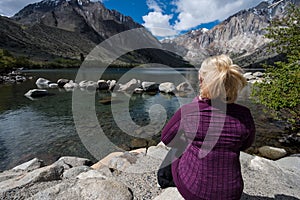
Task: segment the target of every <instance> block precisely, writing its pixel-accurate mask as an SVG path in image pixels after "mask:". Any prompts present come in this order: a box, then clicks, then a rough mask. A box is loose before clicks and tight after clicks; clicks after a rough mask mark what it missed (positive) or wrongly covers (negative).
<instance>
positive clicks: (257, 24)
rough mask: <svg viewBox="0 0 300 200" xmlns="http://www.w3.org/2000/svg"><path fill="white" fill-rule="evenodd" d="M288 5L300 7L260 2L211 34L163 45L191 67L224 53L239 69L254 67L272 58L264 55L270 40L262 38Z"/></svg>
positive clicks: (202, 32)
mask: <svg viewBox="0 0 300 200" xmlns="http://www.w3.org/2000/svg"><path fill="white" fill-rule="evenodd" d="M291 2H292V3H294V4H296V5H300V1H299V0H274V1H273V2H272V1H268V2H262V3H260V4H259V5H257V6H256V7H254V8H251V9H248V10H242V11H240V12H238V13H236V14H235V15H233V16H231V17H229V18H228V19H226V20H224V21H223V22H222V23H220V24H219V25H217V26H215V27H214V28H213V29H211V30H206V29H200V30H195V31H190V32H189V33H187V34H184V35H181V36H179V37H177V38H175V39H168V40H164V41H163V43H164V45H165V46H167V47H168V48H170V49H174V50H175V51H177V52H180V53H181V54H183V55H184V58H185V59H187V60H189V61H191V62H192V63H194V64H200V63H201V62H202V61H203V59H204V58H206V57H207V56H210V55H216V54H222V53H224V54H229V55H231V57H233V58H234V59H235V61H237V62H238V63H239V64H240V65H241V66H245V67H246V66H247V67H253V66H255V63H258V62H260V61H263V60H265V59H267V58H269V57H274V55H269V54H268V53H267V52H266V51H265V46H266V44H267V43H268V42H269V41H270V40H269V39H267V38H265V37H264V34H265V33H266V31H265V30H264V29H265V28H266V27H267V26H269V24H270V20H272V19H273V18H276V17H281V16H283V15H284V13H285V10H286V9H285V8H286V7H287V5H288V4H289V3H291Z"/></svg>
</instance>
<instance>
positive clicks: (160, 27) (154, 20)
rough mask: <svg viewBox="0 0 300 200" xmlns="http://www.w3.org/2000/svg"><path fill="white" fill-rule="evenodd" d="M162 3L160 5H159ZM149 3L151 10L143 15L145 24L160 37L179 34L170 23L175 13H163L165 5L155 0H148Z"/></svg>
mask: <svg viewBox="0 0 300 200" xmlns="http://www.w3.org/2000/svg"><path fill="white" fill-rule="evenodd" d="M159 4H160V5H159ZM147 5H148V8H149V10H153V11H152V12H149V13H148V14H147V15H145V16H143V20H144V22H145V23H144V24H143V26H145V27H146V28H147V29H149V30H150V31H151V33H152V34H153V35H155V36H158V37H166V36H173V35H176V34H177V31H176V30H174V28H173V27H172V26H171V24H170V20H171V19H172V18H173V15H172V14H170V15H168V14H163V9H162V8H161V7H162V6H163V5H162V4H161V3H160V2H157V1H155V0H147Z"/></svg>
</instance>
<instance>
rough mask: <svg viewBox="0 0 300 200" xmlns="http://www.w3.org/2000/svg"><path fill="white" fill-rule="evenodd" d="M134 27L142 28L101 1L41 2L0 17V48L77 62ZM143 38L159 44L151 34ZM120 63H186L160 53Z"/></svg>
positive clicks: (135, 55)
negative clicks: (100, 45) (13, 14)
mask: <svg viewBox="0 0 300 200" xmlns="http://www.w3.org/2000/svg"><path fill="white" fill-rule="evenodd" d="M134 28H143V27H142V26H141V25H140V24H138V23H136V22H134V21H133V19H132V18H131V17H128V16H124V15H123V14H121V13H119V12H117V11H115V10H109V9H106V8H105V7H104V5H103V4H102V3H101V2H90V1H89V0H43V1H41V2H38V3H34V4H29V5H28V6H26V7H25V8H23V9H22V10H20V11H19V12H18V13H17V14H16V15H15V16H13V17H12V18H6V17H0V48H2V49H6V50H9V51H11V52H12V53H13V54H17V55H23V56H26V57H29V58H33V59H39V60H46V61H47V60H53V59H55V58H58V57H63V58H72V59H80V58H81V57H82V55H84V56H85V55H87V54H88V53H89V52H90V51H91V50H92V49H93V48H94V47H95V46H96V45H98V44H99V43H100V42H102V41H104V40H105V39H107V38H110V37H111V36H113V35H116V34H118V33H120V32H123V31H126V30H131V29H134ZM145 31H146V30H145ZM143 36H145V37H149V38H147V39H148V40H151V41H153V42H154V43H157V44H159V42H158V41H157V40H156V39H155V38H154V37H153V36H152V35H150V34H147V35H143ZM157 54H159V55H161V56H160V57H157V56H156V55H157ZM174 58H176V59H174ZM120 60H121V61H123V62H125V63H135V62H139V63H141V62H142V63H143V62H144V61H145V62H146V61H149V60H151V61H152V60H154V61H156V62H163V61H164V60H166V61H167V62H169V61H174V63H177V61H178V63H179V65H181V64H184V63H186V62H184V61H182V60H181V59H179V58H178V57H174V55H172V54H170V53H168V52H160V51H158V52H157V51H148V52H145V51H141V52H136V53H131V54H130V55H127V56H123V57H122V58H121V59H120ZM164 64H169V63H164Z"/></svg>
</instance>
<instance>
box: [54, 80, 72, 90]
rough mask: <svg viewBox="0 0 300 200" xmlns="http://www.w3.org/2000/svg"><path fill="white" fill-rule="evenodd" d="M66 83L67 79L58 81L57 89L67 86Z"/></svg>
mask: <svg viewBox="0 0 300 200" xmlns="http://www.w3.org/2000/svg"><path fill="white" fill-rule="evenodd" d="M67 83H69V80H68V79H59V80H58V81H57V84H58V87H60V88H62V87H64V85H65V84H67Z"/></svg>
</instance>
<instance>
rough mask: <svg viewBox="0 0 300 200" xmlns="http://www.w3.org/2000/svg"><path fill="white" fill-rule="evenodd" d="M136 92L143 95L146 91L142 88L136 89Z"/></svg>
mask: <svg viewBox="0 0 300 200" xmlns="http://www.w3.org/2000/svg"><path fill="white" fill-rule="evenodd" d="M134 92H135V93H142V92H144V90H143V89H142V88H135V89H134Z"/></svg>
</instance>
